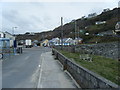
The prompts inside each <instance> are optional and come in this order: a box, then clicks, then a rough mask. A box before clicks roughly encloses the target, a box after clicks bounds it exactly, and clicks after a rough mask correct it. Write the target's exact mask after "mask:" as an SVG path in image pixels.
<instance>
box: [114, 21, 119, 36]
mask: <svg viewBox="0 0 120 90" xmlns="http://www.w3.org/2000/svg"><path fill="white" fill-rule="evenodd" d="M113 32H114V33H115V34H120V22H117V23H116V25H115V30H113Z"/></svg>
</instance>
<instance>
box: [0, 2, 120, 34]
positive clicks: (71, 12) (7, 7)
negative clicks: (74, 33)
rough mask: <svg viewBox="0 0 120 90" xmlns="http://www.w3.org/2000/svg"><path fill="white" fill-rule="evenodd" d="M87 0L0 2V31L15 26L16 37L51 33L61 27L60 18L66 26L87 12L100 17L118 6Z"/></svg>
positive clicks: (115, 3) (9, 29) (10, 29)
mask: <svg viewBox="0 0 120 90" xmlns="http://www.w3.org/2000/svg"><path fill="white" fill-rule="evenodd" d="M8 1H9V2H8ZM10 1H11V2H10ZM25 1H26V2H25ZM88 1H89V2H88ZM88 1H87V0H74V1H73V0H68V1H64V0H61V1H59V0H57V1H55V0H51V1H49V2H48V1H47V0H44V1H43V0H41V1H40V0H36V1H35V0H34V1H33V0H18V1H15V0H4V1H3V0H0V2H1V3H0V15H1V17H0V30H2V31H8V32H10V33H12V30H13V27H17V28H16V29H15V30H14V33H16V34H18V33H21V34H22V33H25V32H42V31H49V30H53V29H54V28H56V27H58V26H59V25H60V18H61V17H63V19H64V24H65V23H68V22H70V21H72V20H73V19H78V18H80V17H82V16H87V15H88V14H90V13H94V12H96V13H97V14H100V13H101V12H102V10H103V9H105V8H110V9H113V8H115V7H117V6H118V1H119V0H100V1H98V0H97V1H95V0H88Z"/></svg>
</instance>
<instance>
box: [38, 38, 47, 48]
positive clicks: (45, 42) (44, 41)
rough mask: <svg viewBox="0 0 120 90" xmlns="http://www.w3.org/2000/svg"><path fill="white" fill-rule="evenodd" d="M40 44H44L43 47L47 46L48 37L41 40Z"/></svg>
mask: <svg viewBox="0 0 120 90" xmlns="http://www.w3.org/2000/svg"><path fill="white" fill-rule="evenodd" d="M40 46H44V47H46V46H49V41H48V39H45V40H43V41H41V44H40Z"/></svg>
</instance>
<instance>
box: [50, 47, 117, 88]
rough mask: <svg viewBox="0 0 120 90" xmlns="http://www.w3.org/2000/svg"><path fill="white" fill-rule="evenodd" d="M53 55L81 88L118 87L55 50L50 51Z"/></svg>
mask: <svg viewBox="0 0 120 90" xmlns="http://www.w3.org/2000/svg"><path fill="white" fill-rule="evenodd" d="M52 53H53V55H55V58H56V59H58V60H59V61H60V62H61V63H62V64H63V69H64V70H67V71H68V72H69V73H70V74H71V75H72V77H73V78H74V79H75V80H76V82H77V83H78V84H79V85H80V87H81V88H89V89H98V88H100V89H113V88H118V85H116V84H115V83H112V82H111V81H109V80H107V79H105V78H103V77H101V76H99V75H97V74H96V73H93V72H91V71H89V70H88V69H86V68H84V67H82V66H80V65H77V64H76V63H74V62H73V61H71V60H70V59H68V58H67V57H65V56H64V55H62V54H61V53H59V52H58V51H57V50H55V49H52Z"/></svg>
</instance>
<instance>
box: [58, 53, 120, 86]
mask: <svg viewBox="0 0 120 90" xmlns="http://www.w3.org/2000/svg"><path fill="white" fill-rule="evenodd" d="M60 52H61V53H63V54H64V55H65V56H67V57H68V58H71V59H72V60H74V61H75V62H76V63H78V64H79V65H81V66H83V67H85V68H87V69H89V70H91V71H93V72H96V73H98V74H99V75H101V76H103V77H105V78H107V79H109V80H111V81H112V82H114V83H116V84H119V85H120V81H119V82H118V65H119V67H120V64H118V63H119V62H118V61H117V60H113V59H109V58H105V57H101V56H96V55H93V56H92V58H93V62H88V61H84V60H80V58H79V56H80V54H79V53H69V52H66V51H60ZM119 78H120V77H119Z"/></svg>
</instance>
